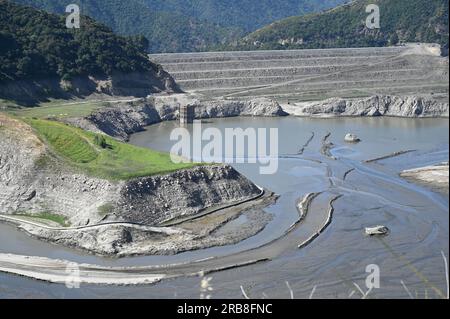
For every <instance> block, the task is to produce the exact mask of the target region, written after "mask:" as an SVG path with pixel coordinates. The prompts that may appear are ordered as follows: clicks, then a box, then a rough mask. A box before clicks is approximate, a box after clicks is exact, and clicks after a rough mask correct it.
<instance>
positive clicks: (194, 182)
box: [117, 165, 260, 225]
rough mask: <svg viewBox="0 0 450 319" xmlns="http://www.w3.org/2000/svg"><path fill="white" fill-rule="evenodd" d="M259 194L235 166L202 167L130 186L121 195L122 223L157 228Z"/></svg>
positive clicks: (120, 213)
mask: <svg viewBox="0 0 450 319" xmlns="http://www.w3.org/2000/svg"><path fill="white" fill-rule="evenodd" d="M259 193H260V190H259V189H258V187H256V186H255V185H254V184H253V183H251V182H250V181H249V180H248V179H247V178H245V177H244V176H242V175H241V174H239V173H238V172H237V171H236V170H235V169H234V168H232V167H231V166H223V165H217V166H202V167H197V168H193V169H189V170H183V171H178V172H175V173H172V174H169V175H164V176H154V177H146V178H140V179H136V180H133V181H130V182H128V183H126V185H125V186H124V187H123V188H122V189H121V192H120V199H119V201H118V204H117V212H118V216H119V217H120V218H121V219H122V220H132V221H134V222H138V223H140V224H145V225H157V224H158V223H161V222H163V221H166V220H169V219H173V218H176V217H179V216H190V215H194V214H196V213H198V212H199V211H201V210H203V209H204V208H206V207H212V206H214V205H217V204H221V205H223V204H232V203H235V202H236V201H242V200H245V199H250V198H252V197H255V196H256V195H258V194H259Z"/></svg>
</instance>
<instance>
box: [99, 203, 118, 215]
mask: <svg viewBox="0 0 450 319" xmlns="http://www.w3.org/2000/svg"><path fill="white" fill-rule="evenodd" d="M113 209H114V205H113V204H112V203H106V204H103V205H102V206H100V207H99V208H98V214H99V215H100V216H102V217H104V216H106V215H108V214H109V213H111V212H112V211H113Z"/></svg>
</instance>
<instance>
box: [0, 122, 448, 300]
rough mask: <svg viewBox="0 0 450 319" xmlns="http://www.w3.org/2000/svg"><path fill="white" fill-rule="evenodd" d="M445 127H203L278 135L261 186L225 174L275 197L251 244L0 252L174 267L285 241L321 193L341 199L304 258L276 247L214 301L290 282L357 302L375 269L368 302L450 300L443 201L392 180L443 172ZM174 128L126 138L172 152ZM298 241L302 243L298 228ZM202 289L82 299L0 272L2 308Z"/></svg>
mask: <svg viewBox="0 0 450 319" xmlns="http://www.w3.org/2000/svg"><path fill="white" fill-rule="evenodd" d="M448 124H449V122H448V119H399V118H342V119H306V118H295V117H286V118H246V117H245V118H227V119H210V120H205V121H203V123H202V126H203V128H208V127H214V128H218V129H220V130H221V132H225V129H226V128H236V127H240V128H243V129H246V128H278V135H279V140H278V141H279V143H278V146H279V150H278V153H279V156H278V158H277V159H278V171H277V173H276V174H273V175H261V174H260V172H259V166H258V165H257V164H233V166H234V167H235V168H236V169H237V170H238V171H239V172H241V173H242V174H244V175H245V176H247V177H248V178H249V179H251V180H252V181H254V182H255V183H256V184H258V185H260V186H263V187H265V188H267V189H269V190H271V191H273V192H275V193H277V194H278V195H280V197H279V199H278V201H277V202H276V203H275V204H274V205H272V206H270V207H268V208H267V209H266V212H267V214H271V215H272V221H271V222H270V223H269V224H268V225H267V227H266V228H265V229H264V230H263V231H262V232H260V233H259V234H257V235H255V236H253V237H251V238H249V239H247V240H244V241H242V242H240V243H238V244H235V245H229V246H224V247H215V248H209V249H204V250H200V251H192V252H187V253H182V254H179V255H175V256H146V257H133V258H124V259H110V258H100V257H96V256H92V255H89V254H86V253H84V252H80V251H74V250H71V249H68V248H64V247H60V246H56V245H52V244H48V243H45V242H41V241H38V240H36V239H33V238H30V237H28V236H27V235H25V234H24V233H22V232H19V231H17V230H16V229H14V228H13V227H12V226H8V225H4V224H0V252H8V253H16V254H24V255H34V256H45V257H50V258H61V259H67V260H70V261H75V262H86V263H93V264H101V265H111V266H118V265H149V264H160V263H164V264H167V263H178V262H186V261H192V260H198V259H203V258H207V257H210V256H221V255H227V254H230V253H233V252H239V251H245V250H248V249H251V248H255V247H259V246H261V245H264V244H265V243H268V242H270V241H272V240H274V239H276V238H279V237H281V236H283V233H284V232H285V231H286V230H287V229H288V228H289V227H290V225H291V224H292V223H293V222H294V221H295V220H296V218H297V217H298V212H297V209H296V207H295V206H296V203H297V202H298V200H299V199H300V198H302V197H303V196H304V195H305V194H307V193H311V192H329V193H332V194H339V195H342V197H341V198H340V199H339V200H337V201H336V203H335V205H334V206H335V212H334V215H333V220H332V223H331V225H330V226H329V227H328V228H327V229H326V230H325V231H324V232H323V233H322V234H320V236H318V237H317V239H315V240H314V241H313V242H312V243H311V244H310V245H308V246H306V247H305V248H302V249H292V248H288V247H291V246H292V245H291V244H292V243H286V244H285V245H284V244H283V245H281V244H280V245H279V246H278V247H277V249H278V250H280V251H281V252H280V253H278V254H276V257H275V258H273V259H272V260H270V261H268V262H265V263H261V264H255V265H252V266H247V267H242V268H237V269H233V270H227V271H222V272H219V273H214V274H213V275H212V276H213V279H212V281H211V284H212V286H213V289H214V290H213V292H212V296H213V297H214V298H233V297H241V292H240V286H241V285H242V286H244V287H246V291H247V292H248V293H249V294H250V295H251V296H252V297H255V298H263V297H265V296H267V297H275V298H286V297H289V290H288V287H287V284H286V282H288V283H289V286H290V287H291V288H292V290H293V291H294V296H295V297H297V298H308V297H309V296H310V294H311V292H312V291H314V294H313V295H314V297H324V298H335V297H340V298H348V297H351V298H360V297H361V292H360V290H359V289H361V290H362V291H364V292H366V291H367V288H366V286H365V279H366V276H367V275H368V273H367V272H366V269H368V268H367V267H368V266H369V265H376V266H377V267H378V269H379V271H380V288H377V289H374V290H373V291H371V292H370V294H369V296H370V297H372V298H389V297H395V298H408V297H409V295H408V293H407V291H406V289H405V286H406V287H407V289H408V291H409V292H410V293H412V294H413V295H417V296H418V297H422V298H423V297H425V296H426V297H429V298H439V297H442V294H446V289H447V284H446V279H445V268H444V259H443V255H444V256H446V257H448V252H449V249H448V246H449V242H448V238H449V233H448V229H449V214H448V195H447V194H441V193H436V192H433V191H431V190H430V189H427V188H425V187H423V186H419V185H416V184H412V183H410V182H408V181H405V180H403V179H401V178H400V177H399V176H398V173H399V172H400V171H402V170H404V169H409V168H415V167H421V166H425V165H430V164H435V163H439V162H444V161H448V149H449V137H448V126H449V125H448ZM177 127H178V123H177V122H163V123H160V124H157V125H153V126H150V127H148V128H147V129H146V131H144V132H141V133H138V134H135V135H133V136H132V137H131V140H130V143H132V144H135V145H139V146H143V147H150V148H153V149H157V150H161V151H169V150H170V149H171V147H172V146H173V144H174V142H173V141H170V139H169V136H170V133H171V132H172V131H173V129H175V128H177ZM187 128H188V129H192V128H191V127H187ZM328 133H331V135H330V137H329V141H330V142H332V143H333V144H334V147H333V149H332V150H331V155H332V156H334V157H335V158H336V159H332V158H329V157H327V156H324V155H323V154H321V152H320V150H321V147H322V140H323V138H324V136H326V135H327V134H328ZM346 133H354V134H356V135H358V137H360V138H361V140H362V142H361V143H359V144H347V143H345V142H344V136H345V134H346ZM308 141H309V143H308ZM303 147H304V150H303V152H302V153H301V154H299V150H301V149H302V148H303ZM406 150H411V152H409V153H406V154H403V155H401V156H397V157H393V158H389V159H386V160H383V161H380V162H373V163H365V162H364V161H365V160H368V159H373V158H377V157H380V156H384V155H387V154H390V153H393V152H397V151H406ZM243 155H245V154H237V157H239V156H243ZM319 206H320V205H318V208H317V209H319ZM314 212H315V210H314V209H313V210H312V211H311V213H312V214H314ZM309 218H314V215H311V216H310V217H309ZM245 222H246V220H245V218H242V219H237V220H235V221H234V224H233V225H232V227H239V225H240V224H241V223H245ZM374 225H386V226H388V227H389V229H390V230H391V233H390V235H389V236H387V237H383V238H375V237H366V236H365V235H364V227H368V226H374ZM299 231H300V232H299V233H298V235H299V238H300V237H301V227H300V228H299ZM369 268H370V267H369ZM269 274H270V275H269ZM199 285H200V279H199V278H196V277H189V278H180V279H175V280H169V281H162V282H161V283H158V284H155V285H148V286H138V287H102V286H92V285H82V286H81V288H80V289H67V288H65V287H64V286H63V285H56V284H47V283H42V282H38V281H34V280H31V279H26V278H22V277H17V276H12V275H7V274H3V273H0V297H14V296H16V297H28V296H31V297H75V298H76V297H88V298H90V297H93V298H95V297H106V298H107V297H133V298H170V297H178V298H198V297H199V294H200V291H199V289H200V288H199Z"/></svg>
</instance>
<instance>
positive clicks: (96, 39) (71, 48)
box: [0, 0, 156, 81]
mask: <svg viewBox="0 0 450 319" xmlns="http://www.w3.org/2000/svg"><path fill="white" fill-rule="evenodd" d="M82 24H83V27H82V28H80V29H67V28H66V24H65V18H64V17H62V16H58V15H53V14H49V13H47V12H44V11H39V10H36V9H33V8H30V7H24V6H21V5H17V4H13V3H11V2H9V1H6V0H0V80H3V81H4V80H17V79H29V78H42V77H45V78H48V77H52V76H58V77H61V78H63V79H69V78H71V77H74V76H77V75H90V74H98V75H110V74H112V73H113V72H114V71H119V72H124V73H130V72H135V71H139V72H145V71H149V70H150V69H152V68H156V66H155V65H154V64H152V63H151V62H150V61H149V60H148V58H147V56H146V55H145V52H144V51H143V49H144V46H145V45H146V44H145V40H143V39H142V38H139V37H135V38H126V37H121V36H117V35H115V34H114V33H113V32H112V31H111V29H110V28H109V27H106V26H104V25H101V24H99V23H97V22H95V21H94V20H92V19H90V18H88V17H83V18H82Z"/></svg>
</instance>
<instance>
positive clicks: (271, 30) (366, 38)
mask: <svg viewBox="0 0 450 319" xmlns="http://www.w3.org/2000/svg"><path fill="white" fill-rule="evenodd" d="M369 4H377V5H378V6H379V8H380V29H373V30H371V29H368V28H367V27H366V25H365V21H366V18H367V16H368V15H369V14H368V13H366V10H365V9H366V6H367V5H369ZM401 42H436V43H439V44H441V46H442V48H443V51H444V53H448V1H447V0H408V1H405V0H358V1H355V2H353V3H351V4H348V5H343V6H341V7H338V8H336V9H332V10H329V11H326V12H324V13H320V14H310V15H307V16H298V17H291V18H287V19H284V20H281V21H278V22H276V23H273V24H271V25H269V26H267V27H265V28H262V29H260V30H258V31H256V32H254V33H252V34H250V35H248V36H246V37H245V38H244V39H242V40H241V41H240V42H239V45H238V46H237V47H235V48H234V49H305V48H332V47H362V46H386V45H395V44H398V43H401Z"/></svg>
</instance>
